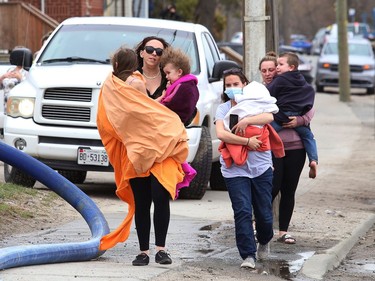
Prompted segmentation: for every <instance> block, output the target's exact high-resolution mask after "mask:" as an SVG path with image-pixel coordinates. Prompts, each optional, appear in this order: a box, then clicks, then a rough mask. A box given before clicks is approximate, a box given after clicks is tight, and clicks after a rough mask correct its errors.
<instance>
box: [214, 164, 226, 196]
mask: <svg viewBox="0 0 375 281" xmlns="http://www.w3.org/2000/svg"><path fill="white" fill-rule="evenodd" d="M220 167H221V164H220V161H216V162H213V163H212V169H211V177H210V187H211V190H223V191H226V190H227V186H226V185H225V182H224V178H223V175H222V174H221V170H220Z"/></svg>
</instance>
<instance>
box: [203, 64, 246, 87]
mask: <svg viewBox="0 0 375 281" xmlns="http://www.w3.org/2000/svg"><path fill="white" fill-rule="evenodd" d="M231 68H240V66H239V65H238V64H237V63H236V62H234V61H231V60H221V61H218V62H216V63H215V64H214V67H213V69H212V76H211V77H210V78H209V82H210V83H212V82H216V81H220V79H221V78H222V77H223V71H224V70H227V69H231Z"/></svg>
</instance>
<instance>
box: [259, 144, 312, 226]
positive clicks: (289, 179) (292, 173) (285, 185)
mask: <svg viewBox="0 0 375 281" xmlns="http://www.w3.org/2000/svg"><path fill="white" fill-rule="evenodd" d="M272 161H273V168H274V171H273V191H272V200H273V199H275V197H276V196H277V194H278V193H279V192H280V193H281V197H280V205H279V230H280V231H286V232H287V231H288V227H289V223H290V220H291V219H292V215H293V210H294V204H295V194H296V190H297V186H298V182H299V178H300V175H301V172H302V169H303V166H304V165H305V161H306V151H305V150H304V149H296V150H285V156H284V157H282V158H275V157H272ZM257 223H258V220H257Z"/></svg>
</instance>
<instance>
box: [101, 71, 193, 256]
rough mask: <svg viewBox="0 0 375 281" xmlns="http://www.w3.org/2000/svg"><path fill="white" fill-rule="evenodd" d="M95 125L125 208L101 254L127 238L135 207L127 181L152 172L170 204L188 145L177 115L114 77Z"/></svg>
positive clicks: (106, 87)
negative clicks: (126, 206)
mask: <svg viewBox="0 0 375 281" xmlns="http://www.w3.org/2000/svg"><path fill="white" fill-rule="evenodd" d="M138 78H140V79H143V77H142V76H139V77H138ZM97 126H98V131H99V134H100V137H101V139H102V142H103V145H104V147H105V149H106V151H107V154H108V157H109V160H110V162H111V165H112V166H113V168H114V171H115V181H116V186H117V190H116V194H117V196H118V197H119V198H120V199H121V200H123V201H125V202H126V203H128V205H129V207H128V214H127V216H126V218H125V219H124V221H123V222H122V223H121V225H120V226H119V227H118V228H117V229H116V230H114V231H113V232H111V233H109V234H108V235H106V236H104V237H103V238H102V239H101V245H100V250H106V249H109V248H111V247H113V246H115V245H116V244H117V243H119V242H124V241H125V240H126V239H127V238H128V237H129V234H130V227H131V223H132V219H133V215H134V211H135V203H134V198H133V192H132V190H131V187H130V184H129V180H130V179H132V178H135V177H146V176H149V175H150V173H152V174H153V175H154V176H155V177H156V178H157V179H158V181H159V182H160V183H161V184H162V185H163V186H164V187H165V188H166V190H168V192H169V193H170V195H171V198H172V199H174V198H175V193H176V185H177V183H179V182H181V181H182V180H183V177H184V174H183V171H182V168H181V164H182V163H183V162H184V161H185V160H186V158H187V156H188V144H187V133H186V130H185V127H184V125H183V124H182V123H181V121H180V118H179V117H178V115H177V114H175V113H174V112H173V111H171V110H169V109H168V108H167V107H165V106H163V105H161V104H160V103H158V102H156V101H154V100H152V99H150V98H149V97H148V96H146V95H145V94H143V93H141V92H139V91H137V90H136V89H135V88H133V87H131V86H129V85H127V84H126V83H124V82H123V81H122V80H121V79H119V78H117V77H116V76H114V75H112V74H110V75H109V76H108V77H107V79H106V80H105V82H104V85H103V87H102V89H101V93H100V97H99V103H98V113H97Z"/></svg>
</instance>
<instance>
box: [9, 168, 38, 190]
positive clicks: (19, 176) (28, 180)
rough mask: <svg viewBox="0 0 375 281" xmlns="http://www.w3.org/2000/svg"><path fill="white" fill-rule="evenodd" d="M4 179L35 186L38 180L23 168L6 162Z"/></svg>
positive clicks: (26, 185)
mask: <svg viewBox="0 0 375 281" xmlns="http://www.w3.org/2000/svg"><path fill="white" fill-rule="evenodd" d="M4 180H5V182H7V183H13V184H17V185H22V186H25V187H33V186H34V184H35V182H36V180H35V179H34V178H33V177H31V176H29V175H28V174H26V173H24V172H22V171H21V170H19V169H17V168H14V167H12V166H11V165H9V164H7V163H4Z"/></svg>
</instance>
